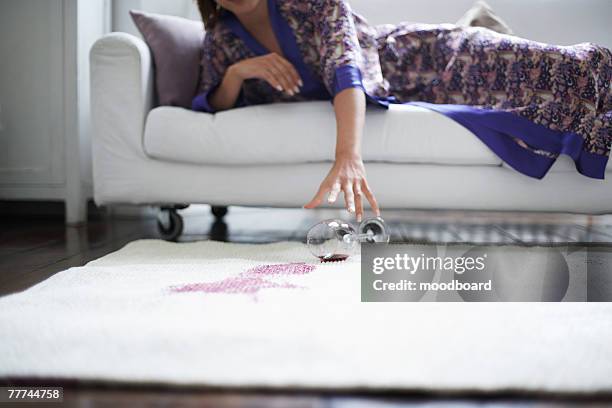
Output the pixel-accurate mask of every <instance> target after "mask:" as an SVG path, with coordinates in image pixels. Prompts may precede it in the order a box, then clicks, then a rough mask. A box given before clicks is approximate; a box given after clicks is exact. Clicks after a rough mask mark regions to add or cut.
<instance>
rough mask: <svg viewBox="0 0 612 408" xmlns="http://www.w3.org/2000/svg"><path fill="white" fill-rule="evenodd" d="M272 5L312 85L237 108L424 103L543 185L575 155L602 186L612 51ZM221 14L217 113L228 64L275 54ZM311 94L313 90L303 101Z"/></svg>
mask: <svg viewBox="0 0 612 408" xmlns="http://www.w3.org/2000/svg"><path fill="white" fill-rule="evenodd" d="M267 1H268V7H269V10H270V16H271V21H272V26H273V30H274V33H275V35H276V37H277V39H278V41H279V45H280V46H281V48H282V50H283V54H284V55H285V57H286V58H287V59H289V61H290V62H291V63H292V64H293V65H294V66H295V67H296V69H298V72H299V73H300V75H301V76H302V79H303V82H304V87H303V90H302V92H300V93H298V94H296V95H287V94H286V93H284V92H279V91H278V90H276V89H274V88H273V87H271V86H270V85H269V84H268V83H267V82H266V81H263V80H256V79H253V80H249V81H245V83H244V84H243V87H242V94H241V99H240V103H241V104H245V105H254V104H265V103H274V102H297V101H302V100H312V99H315V98H316V99H318V98H321V99H332V96H333V95H336V94H337V93H338V92H339V91H341V90H342V89H346V88H347V87H358V88H361V89H363V90H364V93H365V95H366V98H367V100H368V102H370V103H374V104H376V105H378V106H383V107H388V105H389V104H392V103H416V104H418V103H421V106H424V107H426V108H428V109H432V110H435V111H438V112H440V113H442V114H444V115H446V116H448V117H449V118H451V119H453V120H455V121H457V122H459V123H461V124H462V125H463V126H465V127H467V128H468V129H470V130H471V131H472V132H473V133H475V135H476V136H477V137H479V138H480V139H481V140H482V141H483V142H484V143H486V144H487V146H489V147H490V148H491V149H492V150H493V151H494V152H495V153H496V154H498V155H499V156H500V157H501V158H502V159H503V160H504V161H506V162H507V163H509V164H510V166H512V167H514V168H515V169H517V170H518V171H520V172H522V173H524V174H526V175H529V176H531V177H538V178H541V177H542V176H543V175H544V174H546V172H547V171H548V169H549V168H550V166H551V165H552V164H553V163H554V161H555V160H556V158H557V157H558V155H559V154H568V155H570V156H571V157H572V158H573V159H574V160H575V162H576V167H577V169H578V170H579V171H580V172H581V173H582V174H584V175H587V176H589V177H595V178H603V175H604V172H605V171H604V170H605V166H606V163H607V160H608V158H607V157H608V154H609V151H610V145H611V142H612V122H611V120H612V95H611V94H610V80H611V78H612V53H611V52H610V50H609V49H606V48H604V47H601V46H598V45H596V44H591V43H583V44H576V45H573V46H566V47H560V46H555V45H549V44H542V43H537V42H534V41H530V40H526V39H522V38H519V37H514V36H507V35H502V34H499V33H496V32H494V31H491V30H487V29H483V28H474V27H463V28H462V27H458V26H455V25H452V24H416V23H399V24H396V25H391V24H386V25H382V26H372V25H369V24H368V23H367V21H365V20H364V19H363V18H362V17H360V16H359V15H358V14H356V13H354V12H352V11H351V9H350V6H349V5H348V2H347V0H315V1H308V2H303V1H299V0H283V1H276V0H267ZM225 14H226V16H227V19H223V20H222V21H221V22H220V24H217V25H216V26H215V27H213V28H212V29H211V30H210V31H209V32H208V34H207V36H206V40H205V43H204V44H205V45H204V53H203V59H202V75H201V78H202V82H201V85H200V92H199V93H200V96H199V97H198V98H197V99H196V101H195V102H198V103H195V104H194V105H196V106H199V107H201V110H206V109H210V106H207V104H206V103H205V102H206V98H207V95H208V93H210V92H211V90H214V89H215V88H216V87H217V86H218V84H219V83H220V81H221V79H222V78H223V74H224V73H225V71H226V70H227V68H228V67H229V66H231V65H232V64H234V63H236V62H238V61H241V60H244V59H247V58H252V57H255V56H258V55H263V54H265V53H267V52H268V50H266V49H265V47H263V46H261V44H259V43H258V42H257V41H256V40H255V39H254V38H253V37H252V36H251V35H250V34H249V33H248V32H247V31H246V30H245V29H244V27H242V25H241V24H240V22H239V21H238V20H237V19H236V18H235V16H233V15H232V14H231V13H229V12H226V13H225ZM315 39H316V41H315ZM308 73H311V74H312V76H311V77H310V78H309V77H308ZM309 87H310V88H312V89H314V90H315V91H316V92H313V93H312V94H310V93H307V92H305V90H306V89H307V88H309ZM321 88H324V89H325V90H326V91H327V92H326V93H325V92H319V91H318V90H320V89H321ZM313 95H316V97H313Z"/></svg>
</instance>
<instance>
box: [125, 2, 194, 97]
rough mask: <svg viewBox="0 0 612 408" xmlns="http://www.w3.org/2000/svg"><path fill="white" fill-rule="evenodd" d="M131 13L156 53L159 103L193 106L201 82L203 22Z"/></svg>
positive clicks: (156, 79) (156, 82)
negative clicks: (192, 101)
mask: <svg viewBox="0 0 612 408" xmlns="http://www.w3.org/2000/svg"><path fill="white" fill-rule="evenodd" d="M130 14H131V16H132V19H133V20H134V24H136V27H138V30H139V31H140V32H141V33H142V36H143V37H144V40H145V42H146V43H147V44H148V46H149V48H150V49H151V53H152V54H153V61H154V63H155V85H156V88H157V98H158V102H159V104H160V105H164V106H180V107H183V108H189V107H191V100H192V99H193V98H194V96H195V94H196V92H197V88H198V84H199V75H200V69H199V68H200V59H201V54H202V43H203V41H204V26H203V24H202V23H201V22H197V21H193V20H188V19H185V18H181V17H174V16H166V15H161V14H150V13H144V12H141V11H135V10H132V11H130Z"/></svg>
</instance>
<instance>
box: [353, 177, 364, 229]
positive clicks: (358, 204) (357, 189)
mask: <svg viewBox="0 0 612 408" xmlns="http://www.w3.org/2000/svg"><path fill="white" fill-rule="evenodd" d="M353 191H354V193H355V215H356V216H357V222H361V219H362V218H363V200H362V199H361V194H362V192H361V186H360V185H359V182H356V183H355V186H354V187H353Z"/></svg>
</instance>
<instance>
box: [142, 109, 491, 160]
mask: <svg viewBox="0 0 612 408" xmlns="http://www.w3.org/2000/svg"><path fill="white" fill-rule="evenodd" d="M335 139H336V125H335V118H334V113H333V109H332V107H331V105H330V103H329V102H299V103H286V104H273V105H258V106H250V107H246V108H239V109H232V110H229V111H225V112H220V113H217V114H215V115H211V114H208V113H198V112H192V111H189V110H186V109H181V108H175V107H159V108H156V109H154V110H152V111H151V112H150V113H149V116H148V119H147V123H146V129H145V135H144V149H145V152H146V153H147V154H148V155H149V156H151V157H153V158H157V159H161V160H169V161H176V162H183V163H194V164H232V165H253V164H291V163H307V162H324V161H332V160H333V158H334V146H335ZM363 158H364V160H365V161H381V162H394V163H435V164H454V165H491V166H499V165H501V160H500V159H499V158H498V157H497V156H496V155H495V154H494V153H492V152H491V151H490V150H489V149H488V148H487V147H486V146H485V145H484V144H483V143H482V142H480V140H479V139H478V138H477V137H476V136H474V135H473V134H472V133H471V132H470V131H469V130H467V129H466V128H464V127H463V126H461V125H459V124H457V123H456V122H454V121H453V120H451V119H449V118H447V117H446V116H444V115H441V114H439V113H436V112H433V111H430V110H428V109H425V108H421V107H417V106H409V105H396V106H392V107H391V108H390V110H388V111H386V110H383V109H377V108H372V109H368V113H367V117H366V126H365V132H364V136H363Z"/></svg>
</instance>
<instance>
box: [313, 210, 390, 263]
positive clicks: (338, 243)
mask: <svg viewBox="0 0 612 408" xmlns="http://www.w3.org/2000/svg"><path fill="white" fill-rule="evenodd" d="M361 242H369V243H374V242H380V243H387V242H389V234H387V226H386V224H385V222H384V220H383V219H382V218H380V217H374V218H368V219H365V220H363V222H361V224H359V229H358V230H355V228H354V227H353V226H352V225H351V224H349V223H348V222H345V221H342V220H338V219H329V220H324V221H321V222H320V223H318V224H316V225H314V226H313V227H312V228H311V229H310V230H309V231H308V234H307V236H306V243H307V245H308V249H310V252H311V253H312V254H313V255H314V256H316V257H317V258H319V259H320V260H321V262H337V261H344V260H345V259H347V258H348V257H349V256H351V255H353V254H354V253H356V252H357V249H358V248H359V243H361Z"/></svg>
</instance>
